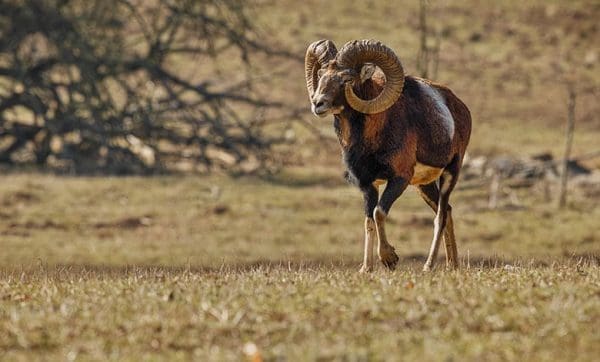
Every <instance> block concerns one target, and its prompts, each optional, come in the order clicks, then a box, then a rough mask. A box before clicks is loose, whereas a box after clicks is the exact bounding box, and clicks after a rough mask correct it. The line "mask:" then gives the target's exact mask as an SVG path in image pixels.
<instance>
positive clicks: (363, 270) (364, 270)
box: [358, 264, 373, 274]
mask: <svg viewBox="0 0 600 362" xmlns="http://www.w3.org/2000/svg"><path fill="white" fill-rule="evenodd" d="M372 271H373V267H372V266H367V265H365V264H363V265H362V266H361V267H360V270H359V271H358V272H359V273H361V274H366V273H370V272H372Z"/></svg>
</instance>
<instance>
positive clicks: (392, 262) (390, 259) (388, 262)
mask: <svg viewBox="0 0 600 362" xmlns="http://www.w3.org/2000/svg"><path fill="white" fill-rule="evenodd" d="M380 259H381V262H382V263H383V265H385V267H386V268H388V269H389V270H394V269H396V265H398V260H400V258H398V255H396V252H395V251H394V248H390V249H388V251H387V252H386V253H382V255H381V256H380Z"/></svg>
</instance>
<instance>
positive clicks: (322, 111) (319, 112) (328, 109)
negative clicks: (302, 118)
mask: <svg viewBox="0 0 600 362" xmlns="http://www.w3.org/2000/svg"><path fill="white" fill-rule="evenodd" d="M343 110H344V106H336V107H332V106H321V107H318V108H313V110H312V112H313V113H314V115H315V116H318V117H321V118H323V117H326V116H328V115H330V114H340V113H342V111H343Z"/></svg>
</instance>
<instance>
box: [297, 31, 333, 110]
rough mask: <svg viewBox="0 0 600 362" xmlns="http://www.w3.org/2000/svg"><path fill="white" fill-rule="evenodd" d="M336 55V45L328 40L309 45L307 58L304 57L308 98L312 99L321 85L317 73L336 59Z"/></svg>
mask: <svg viewBox="0 0 600 362" xmlns="http://www.w3.org/2000/svg"><path fill="white" fill-rule="evenodd" d="M336 54H337V48H336V47H335V44H333V42H332V41H331V40H327V39H322V40H318V41H316V42H314V43H312V44H311V45H309V46H308V49H306V56H305V57H304V74H305V76H306V88H307V89H308V96H309V97H310V98H311V99H312V96H313V94H314V93H315V90H316V89H317V85H318V84H319V76H318V74H317V72H318V71H319V69H321V67H322V66H323V65H324V64H326V63H327V62H329V61H330V60H331V59H333V58H335V56H336Z"/></svg>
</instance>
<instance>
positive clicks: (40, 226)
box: [8, 220, 67, 230]
mask: <svg viewBox="0 0 600 362" xmlns="http://www.w3.org/2000/svg"><path fill="white" fill-rule="evenodd" d="M8 228H9V229H12V230H15V229H26V230H44V229H58V230H67V226H66V225H64V224H59V223H56V222H54V221H52V220H45V221H39V222H38V221H27V222H24V223H19V222H12V223H10V224H8Z"/></svg>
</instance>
